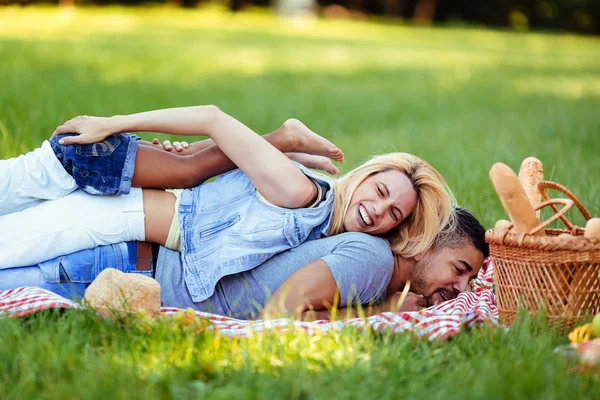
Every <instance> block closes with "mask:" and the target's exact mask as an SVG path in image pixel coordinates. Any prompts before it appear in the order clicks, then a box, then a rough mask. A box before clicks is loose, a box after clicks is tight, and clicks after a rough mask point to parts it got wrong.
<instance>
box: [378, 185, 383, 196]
mask: <svg viewBox="0 0 600 400" xmlns="http://www.w3.org/2000/svg"><path fill="white" fill-rule="evenodd" d="M377 193H379V196H380V197H383V192H382V191H381V188H380V187H379V186H378V187H377Z"/></svg>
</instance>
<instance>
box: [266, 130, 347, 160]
mask: <svg viewBox="0 0 600 400" xmlns="http://www.w3.org/2000/svg"><path fill="white" fill-rule="evenodd" d="M269 136H272V139H273V140H275V141H277V142H280V141H281V142H284V143H285V145H284V146H283V147H285V148H286V151H289V152H293V153H306V154H312V155H315V156H323V157H327V158H330V159H332V160H335V161H339V162H344V153H343V152H342V150H340V149H339V148H338V147H337V146H336V145H335V144H333V143H331V142H330V141H329V140H327V139H325V138H323V137H321V136H319V135H317V134H316V133H315V132H313V131H311V130H310V129H308V128H307V127H306V125H304V124H303V123H302V122H300V121H298V120H297V119H288V120H287V121H285V122H284V123H283V125H282V126H281V128H279V129H277V130H276V131H275V132H273V133H272V134H271V135H269Z"/></svg>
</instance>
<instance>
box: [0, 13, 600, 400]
mask: <svg viewBox="0 0 600 400" xmlns="http://www.w3.org/2000/svg"><path fill="white" fill-rule="evenodd" d="M0 60H1V61H0V158H8V157H12V156H16V155H18V154H20V153H23V152H26V151H29V150H31V149H33V148H35V147H37V146H39V145H40V143H41V141H42V140H43V139H45V138H47V137H49V136H50V134H51V132H52V131H53V130H54V128H55V127H56V126H57V125H59V124H61V123H62V122H64V121H66V120H67V119H70V118H72V117H73V116H75V115H79V114H88V115H113V114H124V113H132V112H137V111H145V110H148V109H153V108H166V107H174V106H183V105H196V104H216V105H218V106H219V107H221V108H222V109H223V110H224V111H226V112H228V113H230V114H232V115H234V116H236V117H237V118H239V119H240V120H241V121H243V122H244V123H246V124H247V125H249V126H250V127H252V128H253V129H255V130H256V131H257V132H261V133H267V132H270V131H272V130H274V129H276V128H277V127H278V126H279V125H280V124H281V123H282V122H283V121H285V119H286V118H289V117H295V118H298V119H300V120H302V121H304V122H306V123H307V125H308V126H309V127H311V128H312V129H313V130H315V131H316V132H319V133H321V134H322V135H324V136H326V137H327V138H329V139H331V140H333V141H334V142H335V143H336V144H338V145H339V146H340V147H341V148H342V149H344V150H345V153H346V160H347V161H346V163H345V165H343V168H342V169H343V170H344V171H347V170H348V169H350V168H352V167H353V166H355V165H356V164H358V163H359V162H360V161H362V160H364V159H365V158H366V157H368V156H369V155H371V154H377V153H382V152H388V151H393V150H399V151H407V152H413V153H416V154H417V155H419V156H421V157H423V158H424V159H426V160H428V161H430V162H431V163H432V164H433V165H434V166H435V167H436V168H437V169H438V170H439V171H440V172H441V173H442V174H443V175H444V176H445V177H446V179H447V180H448V182H449V184H450V185H451V186H452V188H453V189H454V191H455V194H456V196H457V198H458V200H459V202H460V203H461V204H462V205H463V206H465V207H467V208H468V209H470V210H471V211H473V212H474V213H475V215H476V216H477V217H479V218H480V220H481V221H482V222H483V224H484V225H485V226H486V227H491V226H492V225H493V223H494V222H495V221H496V220H497V219H499V218H505V216H504V213H503V211H502V208H501V206H500V204H499V202H498V201H497V199H496V196H495V193H494V192H493V189H492V186H491V184H490V183H489V180H488V178H487V175H488V171H489V168H490V166H491V165H492V164H493V163H494V162H496V161H504V162H506V163H507V164H509V165H510V166H512V167H513V168H515V169H518V167H519V165H520V162H521V160H522V159H523V158H525V157H527V156H530V155H533V156H536V157H538V158H540V159H541V160H542V161H543V162H544V164H545V166H546V176H547V177H548V178H550V179H553V180H556V181H558V182H560V183H563V184H565V185H567V186H568V187H569V188H570V189H571V190H572V191H574V192H575V193H576V194H577V195H578V196H580V198H581V199H582V201H583V202H584V204H586V205H587V206H588V207H589V209H590V211H591V212H592V214H594V215H599V214H600V157H599V152H600V113H599V110H600V40H599V39H597V38H587V37H577V36H572V35H560V34H536V33H513V32H501V31H489V30H477V29H458V28H436V29H429V28H412V27H406V26H393V25H379V24H372V23H366V22H360V23H358V22H353V23H350V22H342V21H314V22H294V21H280V20H277V19H274V18H273V17H271V16H269V15H266V14H261V13H256V14H240V15H230V14H226V13H222V12H217V11H198V10H196V11H182V10H175V9H173V10H168V9H103V10H98V9H89V10H77V11H66V12H60V11H57V10H55V9H43V8H42V9H36V8H24V9H20V8H4V9H0ZM145 137H146V138H151V137H152V136H151V135H145ZM573 218H574V220H575V221H576V222H578V223H579V224H582V220H581V218H579V217H577V216H575V215H574V216H573ZM565 342H566V337H565V336H557V335H553V334H552V333H550V332H548V331H547V330H546V329H545V328H544V326H543V324H540V323H533V322H532V323H522V324H518V325H516V326H514V327H513V328H512V329H511V330H510V331H509V332H507V333H505V332H504V331H502V330H492V329H487V328H485V329H481V330H476V331H473V332H468V333H462V334H460V335H458V336H457V337H455V338H453V339H452V340H450V341H448V342H446V343H426V342H422V341H416V340H414V339H412V338H411V337H410V336H408V335H395V336H394V335H386V334H384V335H372V334H366V335H365V334H362V333H360V332H357V331H345V332H343V333H331V334H327V335H323V336H318V337H308V336H306V335H289V334H286V335H274V334H270V335H265V336H257V337H253V338H251V339H247V340H230V339H226V338H220V337H218V336H215V334H214V333H202V334H200V335H196V336H190V335H186V334H184V333H182V332H179V331H177V329H175V330H174V329H173V326H171V325H170V324H166V323H165V324H162V325H159V326H158V327H157V328H156V329H154V330H153V331H152V332H151V333H150V334H147V333H146V332H145V331H143V330H141V329H138V328H136V327H135V326H115V325H113V324H111V323H108V322H106V321H103V320H101V319H99V318H97V317H95V316H94V315H92V314H90V313H82V312H78V311H69V312H65V313H58V312H49V313H44V314H40V315H37V316H34V317H31V318H27V319H23V320H0V393H2V395H1V396H0V397H2V398H3V399H25V398H41V399H54V398H56V399H62V398H99V399H100V398H102V399H104V398H107V399H109V398H120V399H131V398H149V397H162V398H190V397H202V398H215V399H217V398H223V399H232V398H287V399H309V398H320V399H329V398H361V399H365V398H374V399H387V398H411V397H412V398H444V399H448V398H456V399H464V398H486V399H494V398H543V399H553V398H557V399H565V398H569V399H579V398H590V399H592V398H600V379H599V378H598V377H597V376H596V377H594V376H592V375H590V374H588V375H583V374H579V373H570V372H572V371H571V367H572V363H571V362H569V361H568V360H567V361H565V359H564V358H563V357H562V356H559V355H556V354H553V353H552V350H553V348H554V347H555V346H557V345H560V344H564V343H565Z"/></svg>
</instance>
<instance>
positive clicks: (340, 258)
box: [321, 233, 394, 307]
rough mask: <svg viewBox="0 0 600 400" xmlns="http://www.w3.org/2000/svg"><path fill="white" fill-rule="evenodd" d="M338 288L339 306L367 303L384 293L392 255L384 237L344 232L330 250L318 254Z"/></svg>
mask: <svg viewBox="0 0 600 400" xmlns="http://www.w3.org/2000/svg"><path fill="white" fill-rule="evenodd" d="M321 259H322V260H323V261H325V263H326V264H327V266H328V267H329V270H330V271H331V274H332V275H333V278H334V279H335V282H336V284H337V287H338V290H339V291H340V306H341V307H346V306H348V305H351V304H352V305H356V304H369V303H373V302H375V301H376V300H379V299H380V298H383V297H385V291H386V288H387V285H388V283H389V281H390V279H391V277H392V270H393V268H394V257H393V255H392V252H391V250H390V247H389V244H388V242H387V241H386V240H384V239H381V238H377V237H374V236H370V235H366V234H364V233H345V234H344V239H343V240H341V241H340V242H339V243H337V245H336V246H335V248H334V249H333V251H332V252H331V253H330V254H328V255H326V256H325V257H323V258H321Z"/></svg>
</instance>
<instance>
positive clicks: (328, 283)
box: [261, 260, 426, 321]
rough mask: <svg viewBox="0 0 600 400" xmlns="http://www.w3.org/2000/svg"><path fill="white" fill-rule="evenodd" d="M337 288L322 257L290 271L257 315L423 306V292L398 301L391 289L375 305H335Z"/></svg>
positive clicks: (308, 316) (340, 315)
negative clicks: (387, 294)
mask: <svg viewBox="0 0 600 400" xmlns="http://www.w3.org/2000/svg"><path fill="white" fill-rule="evenodd" d="M339 293H340V292H339V289H338V287H337V284H336V282H335V279H334V278H333V275H332V274H331V271H330V270H329V267H328V266H327V264H326V263H325V261H323V260H317V261H313V262H311V263H309V264H307V265H305V266H304V267H302V268H300V269H299V270H297V271H296V272H294V273H293V274H292V275H290V277H289V278H288V279H286V280H285V282H283V283H282V284H281V286H280V287H279V288H278V289H277V290H276V291H275V293H273V296H271V298H270V299H269V300H268V301H267V304H266V305H265V308H264V310H263V312H262V313H261V318H267V319H272V318H281V317H288V316H292V317H294V318H297V319H301V320H305V321H314V320H320V319H326V320H332V319H346V318H358V317H370V316H372V315H375V314H379V313H382V312H387V311H393V312H395V311H419V310H421V309H423V307H425V305H426V304H425V300H424V299H423V296H420V295H417V294H414V293H407V294H406V295H405V299H404V302H403V303H402V304H398V303H399V300H400V298H401V297H402V293H401V292H397V293H394V294H393V295H392V296H390V297H389V298H388V299H386V301H385V302H384V303H383V304H381V305H378V306H364V307H361V306H357V307H341V308H340V307H338V305H339V301H340V295H339Z"/></svg>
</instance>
